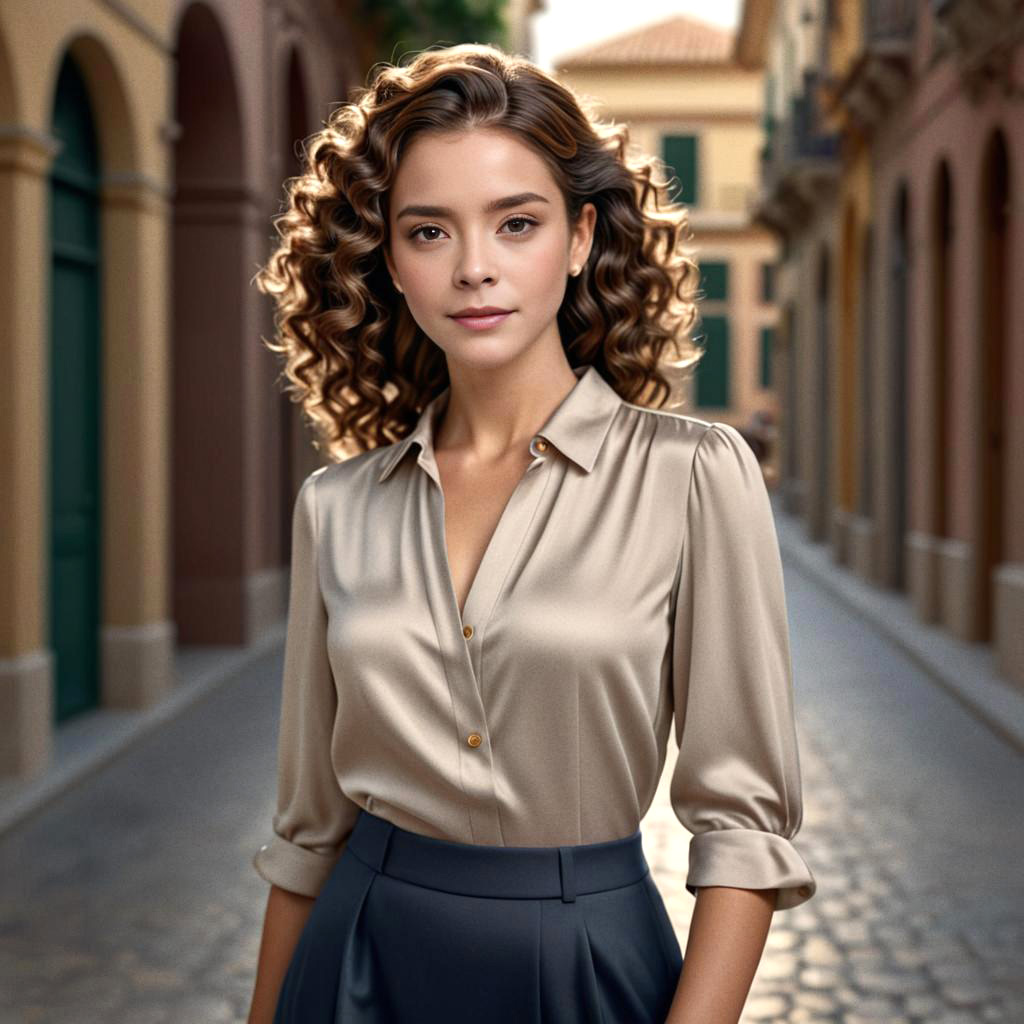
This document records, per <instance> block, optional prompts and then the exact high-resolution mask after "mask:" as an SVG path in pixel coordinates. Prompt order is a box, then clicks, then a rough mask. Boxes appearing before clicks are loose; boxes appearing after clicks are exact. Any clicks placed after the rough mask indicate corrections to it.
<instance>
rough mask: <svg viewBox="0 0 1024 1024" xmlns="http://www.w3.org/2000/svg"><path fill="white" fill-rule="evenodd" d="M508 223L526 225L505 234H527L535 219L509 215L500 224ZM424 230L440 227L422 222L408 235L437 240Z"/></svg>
mask: <svg viewBox="0 0 1024 1024" xmlns="http://www.w3.org/2000/svg"><path fill="white" fill-rule="evenodd" d="M510 224H520V225H526V228H525V229H523V228H520V229H519V230H516V231H508V232H506V234H510V235H528V234H530V228H532V227H536V225H537V221H535V220H534V219H533V218H532V217H509V219H508V220H507V221H505V223H504V224H502V227H503V228H507V227H508V226H509V225H510ZM424 231H441V228H439V227H438V226H437V225H436V224H422V225H421V226H420V227H418V228H414V229H413V230H412V231H411V232H409V237H410V238H414V239H415V238H419V239H421V240H422V241H424V242H436V241H437V236H436V235H433V236H431V237H429V238H428V237H427V236H426V235H424V234H422V232H424Z"/></svg>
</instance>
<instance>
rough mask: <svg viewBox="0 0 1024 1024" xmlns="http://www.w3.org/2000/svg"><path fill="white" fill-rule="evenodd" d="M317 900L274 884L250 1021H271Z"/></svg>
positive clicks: (261, 1023)
mask: <svg viewBox="0 0 1024 1024" xmlns="http://www.w3.org/2000/svg"><path fill="white" fill-rule="evenodd" d="M314 902H315V900H312V899H310V898H309V897H308V896H301V895H299V894H298V893H294V892H288V891H287V890H286V889H281V888H278V886H276V885H271V887H270V894H269V895H268V896H267V910H266V914H265V915H264V918H263V936H262V938H261V939H260V953H259V962H258V964H257V967H256V983H255V987H254V989H253V994H252V1006H251V1007H250V1009H249V1021H248V1024H272V1022H273V1020H274V1011H275V1010H276V1009H277V997H278V994H279V993H280V991H281V983H282V982H283V981H284V976H285V974H286V973H287V971H288V964H289V963H290V962H291V958H292V954H293V953H294V952H295V946H296V944H297V943H298V941H299V936H300V935H301V934H302V929H303V928H304V927H305V924H306V919H307V918H308V917H309V914H310V911H311V910H312V909H313V904H314Z"/></svg>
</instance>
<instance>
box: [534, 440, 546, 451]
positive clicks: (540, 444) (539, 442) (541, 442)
mask: <svg viewBox="0 0 1024 1024" xmlns="http://www.w3.org/2000/svg"><path fill="white" fill-rule="evenodd" d="M536 444H537V451H539V452H546V451H547V450H548V443H547V441H545V440H544V438H543V437H538V438H537V441H536Z"/></svg>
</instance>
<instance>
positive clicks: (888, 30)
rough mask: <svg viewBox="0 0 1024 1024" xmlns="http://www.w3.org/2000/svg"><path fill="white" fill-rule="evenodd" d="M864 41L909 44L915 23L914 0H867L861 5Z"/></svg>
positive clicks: (915, 9)
mask: <svg viewBox="0 0 1024 1024" xmlns="http://www.w3.org/2000/svg"><path fill="white" fill-rule="evenodd" d="M862 11H863V12H864V41H865V43H866V44H867V45H868V46H870V45H872V44H877V43H887V42H909V41H910V39H911V37H912V36H913V34H914V27H915V25H916V22H917V4H916V3H914V0H867V2H866V3H865V4H864V5H863V7H862Z"/></svg>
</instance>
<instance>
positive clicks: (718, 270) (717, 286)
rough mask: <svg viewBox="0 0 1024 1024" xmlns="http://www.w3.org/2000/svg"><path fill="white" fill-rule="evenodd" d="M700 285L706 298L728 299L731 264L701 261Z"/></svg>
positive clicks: (715, 299)
mask: <svg viewBox="0 0 1024 1024" xmlns="http://www.w3.org/2000/svg"><path fill="white" fill-rule="evenodd" d="M700 287H701V290H702V291H703V293H704V298H705V299H711V300H714V301H719V300H721V301H723V302H724V301H726V300H727V299H728V298H729V264H728V263H701V264H700Z"/></svg>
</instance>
